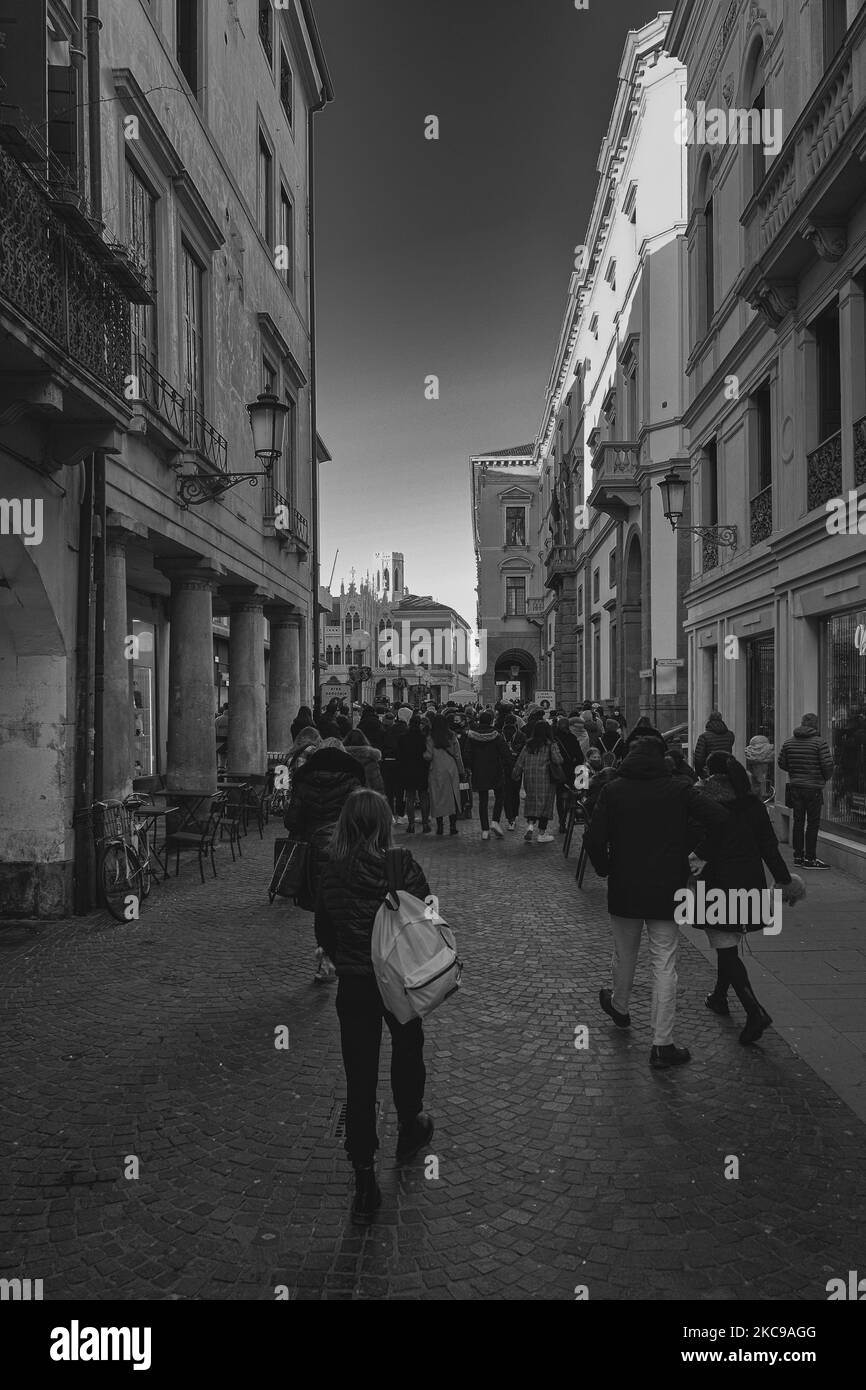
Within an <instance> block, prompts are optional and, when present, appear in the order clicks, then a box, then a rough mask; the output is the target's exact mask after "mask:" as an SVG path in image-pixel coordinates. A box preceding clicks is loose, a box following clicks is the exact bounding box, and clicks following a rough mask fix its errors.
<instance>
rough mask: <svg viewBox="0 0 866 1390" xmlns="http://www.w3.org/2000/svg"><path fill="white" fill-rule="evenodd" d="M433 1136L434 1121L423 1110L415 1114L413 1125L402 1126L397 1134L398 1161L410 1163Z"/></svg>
mask: <svg viewBox="0 0 866 1390" xmlns="http://www.w3.org/2000/svg"><path fill="white" fill-rule="evenodd" d="M432 1138H433V1121H432V1120H431V1118H430V1116H429V1115H425V1114H424V1111H423V1110H422V1111H421V1114H420V1115H416V1116H415V1118H414V1120H413V1121H412V1123H411V1125H406V1126H403V1125H401V1126H400V1133H399V1134H398V1136H397V1162H398V1163H408V1162H409V1159H410V1158H414V1157H415V1155H416V1153H418V1151H419V1150H420V1149H423V1148H424V1146H425V1145H426V1144H429V1143H430V1140H431V1139H432Z"/></svg>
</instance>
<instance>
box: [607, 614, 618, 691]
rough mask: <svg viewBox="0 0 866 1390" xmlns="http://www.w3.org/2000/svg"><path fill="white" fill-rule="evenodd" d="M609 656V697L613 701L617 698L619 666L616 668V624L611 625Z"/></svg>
mask: <svg viewBox="0 0 866 1390" xmlns="http://www.w3.org/2000/svg"><path fill="white" fill-rule="evenodd" d="M609 655H610V660H609V662H608V666H609V667H610V689H609V691H608V694H609V696H610V699H611V700H613V699H614V698H615V696H616V681H617V666H616V623H611V625H610V653H609Z"/></svg>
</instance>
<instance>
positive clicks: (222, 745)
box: [215, 704, 229, 772]
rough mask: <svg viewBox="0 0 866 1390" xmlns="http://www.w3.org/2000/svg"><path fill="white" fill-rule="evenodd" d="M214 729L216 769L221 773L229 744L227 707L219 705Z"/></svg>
mask: <svg viewBox="0 0 866 1390" xmlns="http://www.w3.org/2000/svg"><path fill="white" fill-rule="evenodd" d="M215 728H216V752H217V769H218V770H219V771H220V772H222V771H224V769H225V765H226V749H227V748H228V743H229V707H228V705H227V704H226V705H220V708H219V712H218V714H217V716H216V724H215Z"/></svg>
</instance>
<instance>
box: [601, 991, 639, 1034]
mask: <svg viewBox="0 0 866 1390" xmlns="http://www.w3.org/2000/svg"><path fill="white" fill-rule="evenodd" d="M612 1001H613V990H612V989H600V990H599V991H598V1002H599V1004H600V1005H601V1007H602V1008H603V1009H604V1011H605V1013H606V1014H607V1016H608V1018H612V1019H613V1021H614V1023H615V1024H616V1026H617V1028H630V1027H631V1014H621V1013H620V1011H619V1009H615V1008H614V1007H613V1002H612Z"/></svg>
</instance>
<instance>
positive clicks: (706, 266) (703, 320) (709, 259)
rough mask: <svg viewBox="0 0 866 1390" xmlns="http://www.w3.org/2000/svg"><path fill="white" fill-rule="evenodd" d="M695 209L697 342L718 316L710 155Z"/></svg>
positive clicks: (704, 168)
mask: <svg viewBox="0 0 866 1390" xmlns="http://www.w3.org/2000/svg"><path fill="white" fill-rule="evenodd" d="M695 209H696V213H697V217H696V222H695V255H696V263H695V280H694V287H695V308H696V318H697V322H696V329H697V331H696V335H695V341H696V342H700V340H701V339H702V338H704V337H706V335H707V333H708V332H709V331H710V324H711V323H712V321H713V314H714V313H715V312H716V256H715V240H716V231H715V208H714V204H713V179H712V166H711V163H710V157H709V155H707V156H706V158H705V159H704V162H703V164H702V165H701V168H700V171H699V174H698V180H697V184H696V198H695Z"/></svg>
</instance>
